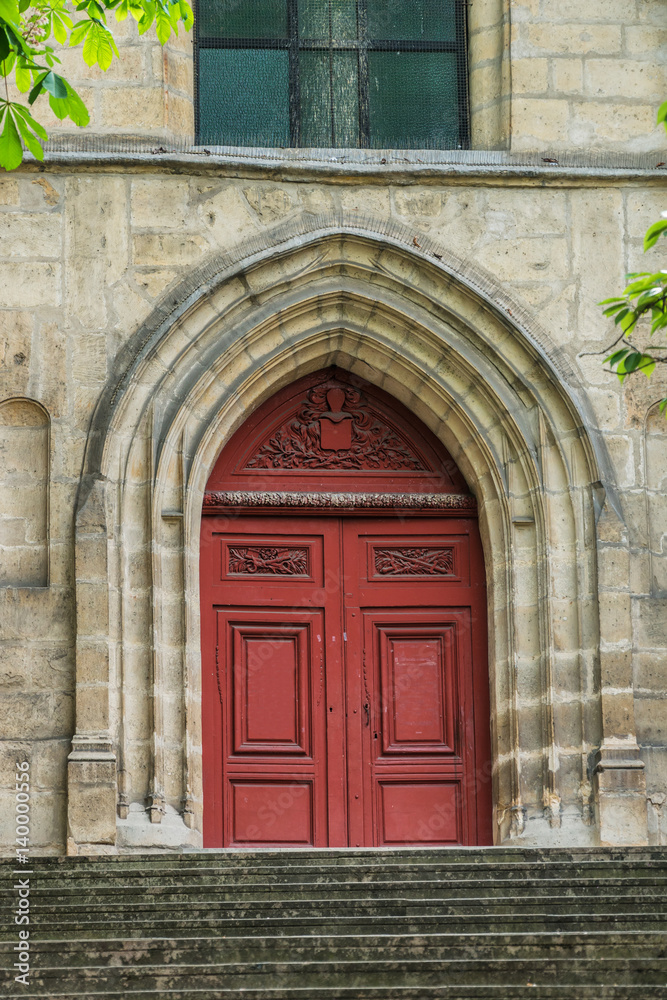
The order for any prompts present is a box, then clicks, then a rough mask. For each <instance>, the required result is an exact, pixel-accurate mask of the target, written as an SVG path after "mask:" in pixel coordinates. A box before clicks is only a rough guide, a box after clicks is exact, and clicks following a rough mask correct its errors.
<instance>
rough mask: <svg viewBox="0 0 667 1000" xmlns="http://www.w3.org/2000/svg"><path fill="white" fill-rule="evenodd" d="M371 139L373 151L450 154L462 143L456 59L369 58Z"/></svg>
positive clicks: (425, 55)
mask: <svg viewBox="0 0 667 1000" xmlns="http://www.w3.org/2000/svg"><path fill="white" fill-rule="evenodd" d="M368 70H369V88H368V90H369V93H368V98H369V111H370V139H371V146H372V147H374V148H375V149H429V148H441V149H447V148H451V147H456V146H457V145H458V141H459V122H458V86H457V77H456V56H455V55H454V54H453V53H447V52H369V54H368Z"/></svg>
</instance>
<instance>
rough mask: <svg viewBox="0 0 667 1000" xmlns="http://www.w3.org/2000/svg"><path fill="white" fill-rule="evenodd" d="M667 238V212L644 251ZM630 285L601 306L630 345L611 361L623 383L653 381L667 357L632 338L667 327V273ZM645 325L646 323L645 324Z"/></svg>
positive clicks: (666, 109) (634, 277)
mask: <svg viewBox="0 0 667 1000" xmlns="http://www.w3.org/2000/svg"><path fill="white" fill-rule="evenodd" d="M658 124H659V125H660V124H662V125H664V127H665V129H666V130H667V101H665V102H664V104H661V105H660V108H659V109H658ZM666 235H667V212H663V213H662V217H661V219H660V221H659V222H654V223H653V225H651V226H649V228H648V229H647V230H646V235H645V237H644V252H646V251H647V250H650V249H651V248H652V247H654V246H655V245H656V243H657V242H658V240H659V239H660V238H661V237H662V236H666ZM626 278H627V282H628V284H627V285H626V287H625V289H624V290H623V292H622V294H621V295H618V296H614V297H612V298H610V299H603V300H602V302H600V303H598V304H599V305H601V306H604V307H605V309H604V315H605V316H609V317H610V318H611V317H612V316H613V318H614V324H615V325H616V326H617V327H618V329H619V330H620V334H619V337H618V339H617V340H616V343H615V344H614V346H616V344H618V343H619V341H621V340H624V341H625V342H626V345H627V346H623V347H621V348H617V349H616V350H615V351H613V352H612V353H611V354H610V355H609V356H608V357H607V358H605V364H608V365H609V366H610V368H611V369H612V371H614V372H615V373H616V375H617V376H618V378H619V380H620V381H621V382H623V381H625V379H626V378H627V377H628V375H634V374H635V373H636V372H643V373H644V375H646V377H647V378H649V377H650V376H651V375H652V374H653V372H654V371H655V369H656V367H657V366H658V365H659V364H665V363H667V357H664V356H660V355H656V354H655V353H648V352H646V351H644V350H642V349H641V348H639V347H636V346H635V345H634V344H633V343H632V342H631V341H630V340H629V338H630V336H631V335H632V334H633V333H634V332H636V330H637V324H638V323H639V322H640V320H641V321H645V320H648V319H650V321H651V322H650V328H648V324H646V326H647V329H650V335H651V336H653V334H654V333H657V332H658V331H662V330H665V329H666V328H667V270H660V271H653V272H650V271H637V272H634V273H632V274H628V275H627V276H626ZM642 325H644V324H642ZM665 350H667V345H662V344H656V345H655V346H654V347H653V348H652V351H653V352H655V351H665ZM660 412H661V413H663V414H665V415H666V416H667V398H665V399H663V400H662V401H661V402H660Z"/></svg>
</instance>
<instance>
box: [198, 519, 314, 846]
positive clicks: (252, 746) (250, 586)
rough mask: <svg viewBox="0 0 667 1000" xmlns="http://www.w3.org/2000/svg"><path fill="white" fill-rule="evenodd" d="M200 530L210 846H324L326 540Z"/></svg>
mask: <svg viewBox="0 0 667 1000" xmlns="http://www.w3.org/2000/svg"><path fill="white" fill-rule="evenodd" d="M205 527H207V528H208V530H207V532H206V534H207V536H208V537H207V543H206V546H205V547H202V558H201V583H202V595H203V596H205V597H206V598H207V599H206V601H205V602H204V601H203V602H202V618H203V620H202V637H203V640H204V641H203V643H202V655H203V663H202V669H203V675H202V682H203V690H202V695H203V698H202V701H203V715H204V720H203V721H204V738H205V745H204V747H203V753H204V774H203V779H204V801H205V803H206V809H205V813H204V843H205V846H211V847H213V846H230V847H281V846H282V847H287V846H293V847H306V846H311V845H312V846H323V845H326V843H327V838H328V829H327V826H328V817H327V780H326V779H327V768H326V761H327V733H326V723H327V720H326V705H325V702H326V696H327V692H326V679H325V664H324V650H325V636H326V628H327V617H331V616H330V615H329V616H327V608H326V604H327V599H326V588H325V587H324V550H325V545H326V544H327V542H328V538H327V532H326V530H324V531H323V530H322V525H321V522H320V524H319V525H317V527H319V528H320V531H319V532H317V531H313V532H309V531H308V529H307V527H306V526H305V525H304V526H303V527H304V528H305V529H306V530H303V529H302V530H299V531H298V532H297V531H295V532H294V534H292V532H291V531H290V530H289V527H290V526H289V525H288V524H286V523H284V522H283V523H282V524H281V525H280V528H281V530H280V531H279V532H271V530H270V529H271V527H272V526H271V525H270V524H268V523H267V522H266V521H264V519H262V521H261V522H260V521H259V519H257V520H255V521H250V520H248V521H246V520H245V519H239V520H237V521H236V522H235V523H234V525H233V527H234V529H235V530H234V531H233V532H230V531H218V530H216V525H215V523H214V522H209V525H208V526H205ZM294 527H295V528H296V525H295V526H294ZM312 527H316V526H315V525H313V526H312ZM299 528H301V524H300V525H299ZM231 602H233V603H231ZM318 604H319V606H317V605H318Z"/></svg>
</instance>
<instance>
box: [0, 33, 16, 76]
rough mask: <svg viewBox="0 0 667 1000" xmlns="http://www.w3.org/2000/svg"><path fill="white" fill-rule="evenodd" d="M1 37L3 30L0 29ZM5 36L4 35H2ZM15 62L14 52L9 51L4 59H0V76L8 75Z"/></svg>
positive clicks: (0, 36)
mask: <svg viewBox="0 0 667 1000" xmlns="http://www.w3.org/2000/svg"><path fill="white" fill-rule="evenodd" d="M2 37H3V32H2V30H1V29H0V39H1V38H2ZM4 37H5V38H7V36H6V35H4ZM15 62H16V53H15V52H10V53H9V55H8V56H7V58H6V59H5V60H4V61H0V76H9V74H10V73H11V71H12V70H13V69H14V63H15Z"/></svg>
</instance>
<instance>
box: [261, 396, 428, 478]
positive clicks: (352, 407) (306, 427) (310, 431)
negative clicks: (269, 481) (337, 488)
mask: <svg viewBox="0 0 667 1000" xmlns="http://www.w3.org/2000/svg"><path fill="white" fill-rule="evenodd" d="M245 469H246V470H247V471H249V470H255V469H364V470H373V471H383V470H397V469H404V470H409V471H416V472H421V471H426V466H425V465H424V463H423V461H422V459H421V458H420V457H419V455H418V454H417V453H416V452H415V451H414V449H413V448H412V447H411V446H410V444H409V443H408V442H407V441H406V440H404V439H403V438H402V437H401V436H400V435H399V434H398V433H397V432H396V431H395V430H394V429H393V428H392V427H390V426H389V425H388V424H386V423H385V422H383V421H382V420H381V419H380V418H379V417H378V416H377V414H375V413H370V412H369V410H368V406H367V401H366V399H365V398H364V396H363V394H362V393H361V392H360V391H359V390H358V389H356V388H355V387H354V386H351V385H346V384H344V383H342V382H338V381H336V380H335V379H329V380H328V381H327V382H324V383H323V384H321V385H318V386H315V387H314V388H312V389H310V390H309V392H308V394H307V398H306V400H305V401H304V402H303V403H302V405H301V406H300V408H299V409H298V410H297V413H296V415H295V416H294V417H293V418H292V419H291V420H289V421H287V422H286V423H285V424H283V426H282V427H279V428H278V429H277V430H276V431H274V432H273V433H272V434H271V436H270V437H269V438H268V439H267V440H265V441H264V442H263V443H262V444H261V445H260V447H259V449H258V450H257V451H256V452H255V454H254V455H251V457H250V458H249V459H248V461H247V462H246V465H245Z"/></svg>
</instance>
